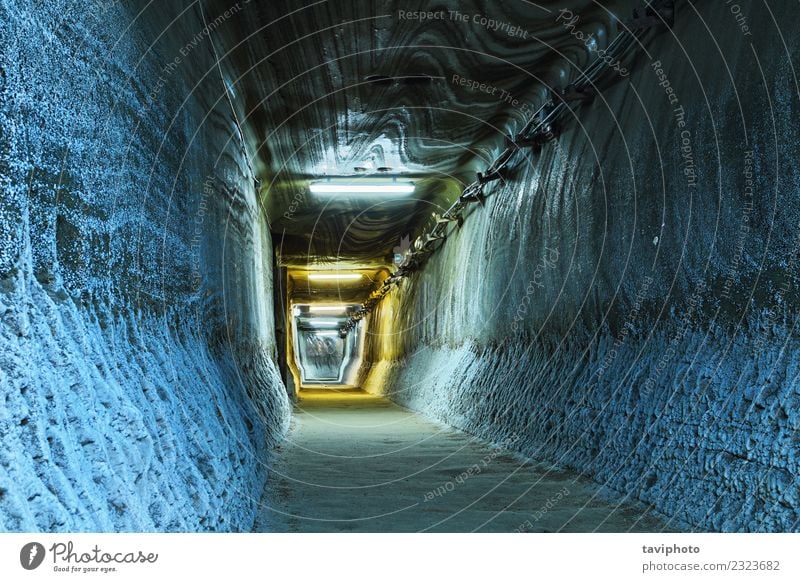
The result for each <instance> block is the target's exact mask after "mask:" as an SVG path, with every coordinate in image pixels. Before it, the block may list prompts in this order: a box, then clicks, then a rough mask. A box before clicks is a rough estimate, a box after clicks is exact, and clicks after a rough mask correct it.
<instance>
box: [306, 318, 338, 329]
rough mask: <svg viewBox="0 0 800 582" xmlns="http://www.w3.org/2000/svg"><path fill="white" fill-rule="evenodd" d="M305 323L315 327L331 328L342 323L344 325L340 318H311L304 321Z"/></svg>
mask: <svg viewBox="0 0 800 582" xmlns="http://www.w3.org/2000/svg"><path fill="white" fill-rule="evenodd" d="M304 325H306V326H308V327H310V328H314V329H318V328H331V327H339V326H340V325H342V322H341V321H340V320H338V319H317V318H310V319H306V320H305V321H304Z"/></svg>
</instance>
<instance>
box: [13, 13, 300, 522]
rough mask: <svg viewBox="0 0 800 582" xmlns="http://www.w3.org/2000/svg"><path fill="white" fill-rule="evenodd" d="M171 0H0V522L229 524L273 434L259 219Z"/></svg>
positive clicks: (278, 429) (223, 111)
mask: <svg viewBox="0 0 800 582" xmlns="http://www.w3.org/2000/svg"><path fill="white" fill-rule="evenodd" d="M181 10H183V9H182V8H181V7H177V6H173V5H169V3H167V4H166V5H165V4H163V3H158V5H157V6H156V7H151V9H149V10H146V11H143V12H139V11H136V10H132V9H131V10H129V7H128V3H123V2H102V3H101V2H97V3H89V4H87V3H85V2H73V1H66V0H64V1H56V2H36V1H32V0H26V1H21V2H20V1H16V0H15V1H13V2H11V1H3V2H0V53H1V54H0V62H1V63H2V68H1V69H0V73H1V74H0V186H1V187H2V200H1V201H0V399H2V400H1V401H0V435H1V437H2V444H3V446H2V448H1V449H0V530H15V531H16V530H28V531H30V530H46V531H81V530H95V531H104V530H117V531H119V530H170V531H175V530H190V531H196V530H249V529H250V528H251V526H252V523H253V520H254V516H255V512H256V502H257V498H258V496H259V495H260V492H261V489H262V487H263V482H264V480H265V477H266V469H265V465H264V461H265V458H266V454H267V448H268V446H269V445H270V443H272V442H274V441H275V440H276V439H277V438H279V437H280V436H281V435H282V434H283V432H284V431H285V429H286V427H287V419H288V403H287V399H286V395H285V392H284V388H283V386H282V384H281V381H280V378H279V377H278V375H277V372H276V368H275V364H274V357H275V344H274V332H273V331H272V329H273V327H274V326H273V322H272V314H271V311H270V310H269V308H268V307H266V306H271V304H272V299H271V297H270V296H269V293H270V292H271V291H270V290H271V288H272V279H271V277H272V276H271V254H272V249H271V243H270V239H269V234H268V227H267V224H266V221H265V219H264V217H263V214H262V213H261V212H260V210H259V208H258V205H257V203H256V199H255V188H254V181H253V176H252V171H251V169H250V168H249V164H248V160H247V153H246V151H245V149H244V145H243V139H242V136H241V135H240V134H239V133H238V130H237V128H236V124H235V123H234V118H233V112H232V111H233V110H232V106H231V104H230V103H229V101H228V99H227V98H226V95H225V92H224V91H223V81H222V79H221V74H224V73H222V72H221V71H220V70H219V69H218V68H217V66H216V65H215V60H214V58H213V51H212V47H211V45H210V37H209V35H207V34H204V33H203V30H204V29H203V24H202V20H201V18H202V16H201V15H200V13H199V11H198V10H197V6H194V7H193V8H191V10H190V11H189V12H187V13H185V14H184V15H183V17H182V18H179V19H176V18H175V17H176V16H177V14H178V12H179V11H181ZM162 32H165V34H163V35H162V34H161V33H162ZM198 35H199V36H198ZM176 59H179V62H176ZM170 63H172V65H170ZM231 256H236V257H237V260H236V261H235V262H234V261H231V260H230V257H231ZM255 402H257V403H258V404H257V405H256V404H254V403H255Z"/></svg>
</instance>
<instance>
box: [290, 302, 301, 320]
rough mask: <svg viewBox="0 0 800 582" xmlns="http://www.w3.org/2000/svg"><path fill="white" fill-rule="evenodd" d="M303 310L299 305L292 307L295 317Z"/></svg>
mask: <svg viewBox="0 0 800 582" xmlns="http://www.w3.org/2000/svg"><path fill="white" fill-rule="evenodd" d="M301 312H302V311H301V309H300V308H299V307H298V306H297V305H295V306H294V307H292V315H294V316H295V317H297V316H298V315H300V313H301Z"/></svg>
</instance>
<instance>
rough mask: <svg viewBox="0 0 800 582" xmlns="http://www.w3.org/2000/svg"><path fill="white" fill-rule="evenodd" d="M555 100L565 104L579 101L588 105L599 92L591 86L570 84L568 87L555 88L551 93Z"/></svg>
mask: <svg viewBox="0 0 800 582" xmlns="http://www.w3.org/2000/svg"><path fill="white" fill-rule="evenodd" d="M551 94H552V95H553V99H554V100H555V99H558V100H560V101H563V102H565V103H567V102H570V101H579V102H581V103H586V102H588V101H591V100H592V99H594V97H595V95H596V94H597V92H596V91H595V90H594V87H592V86H591V85H575V84H574V83H570V84H569V85H567V86H566V87H554V88H553V90H552V91H551Z"/></svg>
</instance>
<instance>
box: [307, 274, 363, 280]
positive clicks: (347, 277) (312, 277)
mask: <svg viewBox="0 0 800 582" xmlns="http://www.w3.org/2000/svg"><path fill="white" fill-rule="evenodd" d="M363 276H364V275H362V274H361V273H309V274H308V279H309V280H310V281H355V280H357V279H361V277H363Z"/></svg>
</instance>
